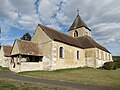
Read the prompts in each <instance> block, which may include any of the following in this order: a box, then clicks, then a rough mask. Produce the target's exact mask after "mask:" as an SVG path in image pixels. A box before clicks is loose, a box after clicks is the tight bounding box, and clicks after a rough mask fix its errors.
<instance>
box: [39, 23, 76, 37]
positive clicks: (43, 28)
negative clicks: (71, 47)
mask: <svg viewBox="0 0 120 90" xmlns="http://www.w3.org/2000/svg"><path fill="white" fill-rule="evenodd" d="M39 25H40V26H44V27H47V26H45V25H42V24H39ZM47 28H49V29H52V30H54V31H56V32H58V33H61V34H63V35H65V36H68V37H71V38H73V39H76V38H74V37H72V36H70V35H67V34H65V33H62V32H59V31H57V30H56V29H53V28H50V27H47ZM43 29H44V28H43Z"/></svg>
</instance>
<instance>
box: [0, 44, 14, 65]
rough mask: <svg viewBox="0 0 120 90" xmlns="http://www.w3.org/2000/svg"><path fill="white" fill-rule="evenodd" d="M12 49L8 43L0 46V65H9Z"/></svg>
mask: <svg viewBox="0 0 120 90" xmlns="http://www.w3.org/2000/svg"><path fill="white" fill-rule="evenodd" d="M11 50H12V46H10V45H2V46H1V47H0V66H2V67H9V62H10V60H11V57H10V53H11Z"/></svg>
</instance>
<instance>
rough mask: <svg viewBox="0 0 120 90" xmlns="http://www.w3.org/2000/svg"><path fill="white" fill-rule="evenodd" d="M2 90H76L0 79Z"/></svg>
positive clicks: (0, 89) (0, 88)
mask: <svg viewBox="0 0 120 90" xmlns="http://www.w3.org/2000/svg"><path fill="white" fill-rule="evenodd" d="M0 90H75V89H72V88H66V87H58V86H52V85H47V84H35V83H29V82H22V81H16V80H11V79H4V78H0Z"/></svg>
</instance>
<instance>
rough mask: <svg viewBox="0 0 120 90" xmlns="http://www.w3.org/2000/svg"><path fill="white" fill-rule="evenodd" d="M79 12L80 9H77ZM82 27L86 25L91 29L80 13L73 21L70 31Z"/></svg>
mask: <svg viewBox="0 0 120 90" xmlns="http://www.w3.org/2000/svg"><path fill="white" fill-rule="evenodd" d="M77 12H78V10H77ZM78 13H79V12H78ZM80 27H85V28H87V29H88V30H90V29H89V28H88V26H87V25H86V24H85V23H84V21H83V20H82V19H81V17H80V15H79V14H78V15H77V17H76V19H75V20H74V22H73V23H72V25H71V27H70V29H69V30H68V31H71V30H74V29H77V28H80ZM90 31H91V30H90Z"/></svg>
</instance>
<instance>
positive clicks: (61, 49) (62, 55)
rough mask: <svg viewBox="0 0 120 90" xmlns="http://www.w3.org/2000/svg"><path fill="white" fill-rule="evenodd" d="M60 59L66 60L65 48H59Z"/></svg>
mask: <svg viewBox="0 0 120 90" xmlns="http://www.w3.org/2000/svg"><path fill="white" fill-rule="evenodd" d="M59 57H60V58H64V48H63V47H60V48H59Z"/></svg>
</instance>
